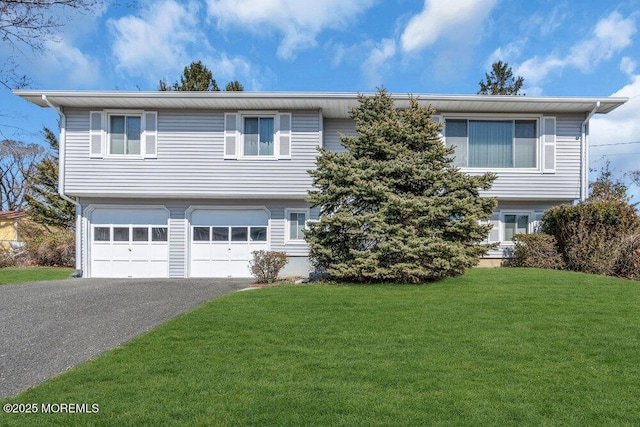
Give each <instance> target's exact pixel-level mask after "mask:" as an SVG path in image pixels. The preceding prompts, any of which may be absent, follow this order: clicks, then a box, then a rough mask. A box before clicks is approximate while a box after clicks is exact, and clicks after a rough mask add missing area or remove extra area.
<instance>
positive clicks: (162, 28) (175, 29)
mask: <svg viewBox="0 0 640 427" xmlns="http://www.w3.org/2000/svg"><path fill="white" fill-rule="evenodd" d="M198 8H199V6H198V4H197V3H194V2H189V3H187V4H180V3H178V2H176V1H173V0H164V1H162V2H161V3H154V4H153V5H152V6H149V8H148V9H146V10H141V11H140V13H139V16H132V15H129V16H125V17H122V18H119V19H112V20H109V22H108V25H109V27H110V29H111V32H112V33H113V37H114V42H113V47H112V51H113V55H114V57H115V58H116V60H117V62H118V64H117V68H118V69H119V70H122V71H125V72H126V73H128V74H131V75H138V76H145V77H148V78H154V79H156V80H158V79H159V77H160V76H163V75H165V74H166V73H167V72H173V71H175V70H176V69H178V70H179V69H181V68H182V67H184V65H185V64H186V63H188V62H190V61H191V60H192V58H191V57H190V56H189V55H188V53H187V52H188V50H190V49H192V48H194V47H195V46H198V47H200V49H201V51H203V52H207V51H208V50H209V47H208V43H207V39H206V37H204V36H203V34H202V32H201V31H200V30H199V29H198V21H197V18H196V17H197V15H198ZM151 73H153V74H151Z"/></svg>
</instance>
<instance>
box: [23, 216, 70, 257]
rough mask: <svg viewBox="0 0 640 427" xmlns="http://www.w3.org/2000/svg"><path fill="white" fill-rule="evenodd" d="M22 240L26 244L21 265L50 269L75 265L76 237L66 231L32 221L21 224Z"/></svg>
mask: <svg viewBox="0 0 640 427" xmlns="http://www.w3.org/2000/svg"><path fill="white" fill-rule="evenodd" d="M20 230H21V233H20V234H21V239H22V240H24V242H25V243H26V246H25V252H24V254H23V255H22V257H21V258H20V263H22V264H27V265H40V266H49V267H73V266H74V265H75V251H76V244H75V236H74V234H73V233H72V232H71V231H69V230H66V229H63V228H59V227H53V226H46V225H42V224H37V223H35V222H33V221H31V220H24V221H22V222H21V223H20Z"/></svg>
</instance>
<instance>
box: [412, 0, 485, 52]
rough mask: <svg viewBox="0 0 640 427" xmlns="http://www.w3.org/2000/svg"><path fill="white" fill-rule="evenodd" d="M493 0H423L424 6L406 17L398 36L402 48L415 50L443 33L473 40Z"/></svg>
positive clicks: (431, 43)
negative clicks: (409, 16)
mask: <svg viewBox="0 0 640 427" xmlns="http://www.w3.org/2000/svg"><path fill="white" fill-rule="evenodd" d="M496 2H497V1H496V0H456V1H455V2H452V1H450V0H425V2H424V9H423V10H422V11H421V12H420V13H419V14H417V15H415V16H414V17H413V18H411V19H410V20H409V23H408V24H407V26H406V28H405V30H404V32H403V33H402V36H401V44H402V50H403V51H404V52H415V51H419V50H422V49H424V48H426V47H428V46H431V45H433V44H434V43H435V42H436V41H437V40H438V39H439V38H441V37H443V36H447V37H449V38H452V39H454V40H460V39H464V40H466V41H473V40H475V39H476V38H477V33H478V31H480V30H481V29H482V24H483V21H484V20H485V18H486V17H487V16H488V15H489V12H491V9H492V8H493V7H494V6H495V4H496Z"/></svg>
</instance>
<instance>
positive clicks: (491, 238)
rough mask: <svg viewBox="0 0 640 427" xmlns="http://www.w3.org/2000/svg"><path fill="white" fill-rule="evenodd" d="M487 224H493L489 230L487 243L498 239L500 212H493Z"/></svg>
mask: <svg viewBox="0 0 640 427" xmlns="http://www.w3.org/2000/svg"><path fill="white" fill-rule="evenodd" d="M489 224H491V225H493V228H492V229H491V230H489V243H495V242H499V241H500V214H499V213H498V212H495V213H494V214H493V216H492V217H491V219H490V220H489Z"/></svg>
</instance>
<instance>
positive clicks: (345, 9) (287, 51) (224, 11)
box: [207, 0, 374, 59]
mask: <svg viewBox="0 0 640 427" xmlns="http://www.w3.org/2000/svg"><path fill="white" fill-rule="evenodd" d="M373 3H374V0H347V1H345V0H322V1H315V2H307V1H300V0H269V1H265V0H208V1H207V4H208V15H209V16H210V17H212V18H214V19H215V20H217V22H218V25H219V26H220V27H221V28H231V27H234V28H239V29H241V30H243V31H248V32H252V33H254V34H257V35H259V36H260V37H264V36H265V34H269V33H272V32H279V33H281V34H282V41H281V43H280V45H279V46H278V52H277V54H278V57H280V58H285V59H291V58H293V57H294V56H295V54H296V52H297V51H300V50H303V49H307V48H310V47H313V46H316V44H317V41H316V37H317V36H318V34H319V33H320V32H322V31H323V30H325V29H339V28H342V27H345V26H347V25H349V24H350V23H352V22H353V20H354V19H356V18H357V17H358V16H359V15H361V14H363V13H364V12H365V11H366V9H368V8H369V7H371V5H372V4H373Z"/></svg>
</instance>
